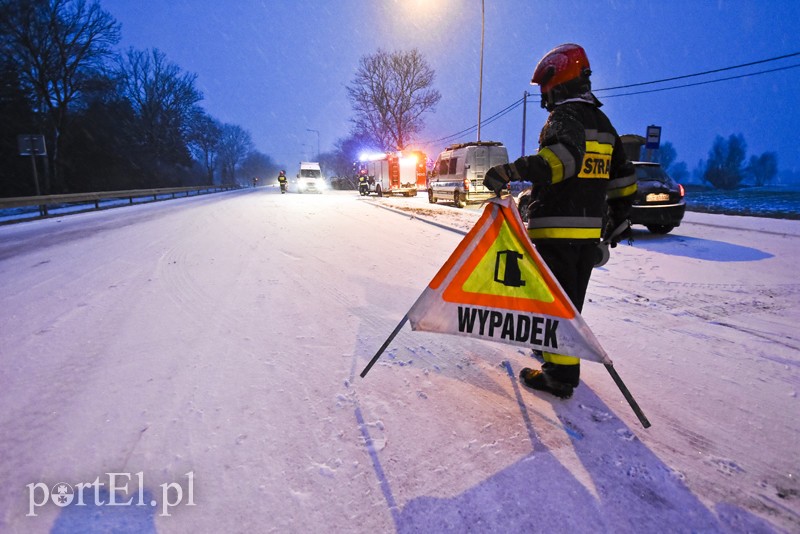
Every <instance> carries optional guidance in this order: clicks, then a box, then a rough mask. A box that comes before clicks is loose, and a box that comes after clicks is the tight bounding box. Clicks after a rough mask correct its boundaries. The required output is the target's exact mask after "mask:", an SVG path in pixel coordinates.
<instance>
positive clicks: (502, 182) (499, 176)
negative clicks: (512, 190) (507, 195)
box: [483, 165, 511, 196]
mask: <svg viewBox="0 0 800 534" xmlns="http://www.w3.org/2000/svg"><path fill="white" fill-rule="evenodd" d="M510 171H511V170H510V169H509V166H508V165H495V166H494V167H492V168H490V169H489V170H488V171H486V175H485V176H484V177H483V185H484V187H486V188H487V189H491V190H492V191H494V193H495V194H496V195H497V196H500V192H501V191H502V190H503V189H505V188H507V187H508V182H509V181H510V180H511V172H510Z"/></svg>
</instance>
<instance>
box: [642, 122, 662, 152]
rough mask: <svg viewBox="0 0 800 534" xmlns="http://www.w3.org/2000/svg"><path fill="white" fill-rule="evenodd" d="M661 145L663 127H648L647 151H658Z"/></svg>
mask: <svg viewBox="0 0 800 534" xmlns="http://www.w3.org/2000/svg"><path fill="white" fill-rule="evenodd" d="M660 144H661V126H653V125H650V126H648V127H647V141H646V142H645V145H644V148H645V149H647V150H657V149H658V147H659V145H660Z"/></svg>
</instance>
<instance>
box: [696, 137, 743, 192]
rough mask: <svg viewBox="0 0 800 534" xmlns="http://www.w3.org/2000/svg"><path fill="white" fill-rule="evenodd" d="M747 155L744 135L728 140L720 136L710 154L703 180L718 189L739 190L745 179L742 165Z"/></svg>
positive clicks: (715, 140)
mask: <svg viewBox="0 0 800 534" xmlns="http://www.w3.org/2000/svg"><path fill="white" fill-rule="evenodd" d="M746 153H747V143H745V140H744V137H743V136H742V134H733V135H731V136H730V137H728V139H727V140H726V139H724V138H722V137H721V136H719V135H718V136H717V137H716V138H714V144H713V145H712V147H711V151H709V153H708V161H707V162H706V167H705V173H704V175H703V179H704V180H706V181H707V182H709V183H711V185H713V186H714V187H716V188H717V189H736V188H738V187H739V183H740V182H741V181H742V178H743V177H744V169H743V168H742V163H743V162H744V158H745V154H746Z"/></svg>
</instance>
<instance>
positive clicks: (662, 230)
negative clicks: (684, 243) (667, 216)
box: [647, 224, 675, 234]
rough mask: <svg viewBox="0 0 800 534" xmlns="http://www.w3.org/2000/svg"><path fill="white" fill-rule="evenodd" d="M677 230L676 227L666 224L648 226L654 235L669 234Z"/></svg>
mask: <svg viewBox="0 0 800 534" xmlns="http://www.w3.org/2000/svg"><path fill="white" fill-rule="evenodd" d="M673 228H675V227H674V226H668V225H666V224H650V225H648V226H647V229H648V230H650V231H651V232H652V233H654V234H668V233H670V232H671V231H672V229H673Z"/></svg>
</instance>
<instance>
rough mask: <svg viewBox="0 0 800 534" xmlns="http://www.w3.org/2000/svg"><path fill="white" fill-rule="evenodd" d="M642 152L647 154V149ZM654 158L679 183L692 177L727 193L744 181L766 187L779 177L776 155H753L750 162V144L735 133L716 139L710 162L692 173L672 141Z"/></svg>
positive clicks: (700, 162)
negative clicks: (748, 154)
mask: <svg viewBox="0 0 800 534" xmlns="http://www.w3.org/2000/svg"><path fill="white" fill-rule="evenodd" d="M642 152H643V153H644V148H642ZM642 157H643V158H644V155H643V156H642ZM654 159H655V161H657V162H659V163H660V164H661V166H662V167H663V168H664V169H665V170H666V171H667V172H668V173H669V175H670V176H672V178H674V179H675V180H676V181H677V182H684V183H685V182H687V181H688V180H689V178H690V177H693V178H694V179H695V180H696V181H699V182H700V183H704V184H708V185H710V186H712V187H714V188H716V189H724V190H732V189H738V188H740V187H742V185H743V184H744V183H745V182H746V183H749V184H752V185H754V186H756V187H760V186H764V185H766V184H768V183H769V182H771V181H772V180H773V179H774V178H775V176H777V174H778V155H777V154H776V153H775V152H764V153H763V154H761V155H751V156H750V158H749V159H748V158H747V143H746V142H745V140H744V136H743V135H742V134H733V135H730V136H729V137H728V138H727V139H726V138H724V137H722V136H720V135H718V136H716V138H715V139H714V142H713V144H712V146H711V150H709V152H708V159H707V160H700V161H699V162H698V163H697V166H696V167H695V169H694V171H693V172H692V173H690V172H689V170H688V167H687V166H686V163H684V162H682V161H676V160H677V152H676V150H675V147H674V146H673V145H672V143H670V142H665V143H662V144H661V147H660V148H659V149H658V150H657V151H656V153H655V157H654Z"/></svg>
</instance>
